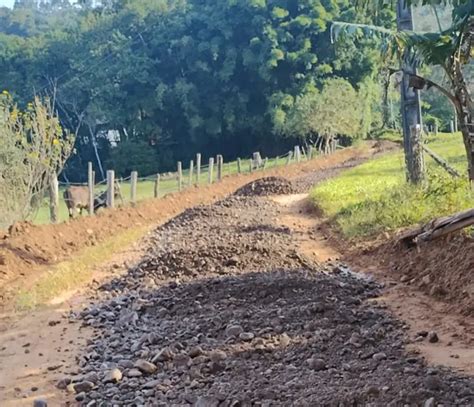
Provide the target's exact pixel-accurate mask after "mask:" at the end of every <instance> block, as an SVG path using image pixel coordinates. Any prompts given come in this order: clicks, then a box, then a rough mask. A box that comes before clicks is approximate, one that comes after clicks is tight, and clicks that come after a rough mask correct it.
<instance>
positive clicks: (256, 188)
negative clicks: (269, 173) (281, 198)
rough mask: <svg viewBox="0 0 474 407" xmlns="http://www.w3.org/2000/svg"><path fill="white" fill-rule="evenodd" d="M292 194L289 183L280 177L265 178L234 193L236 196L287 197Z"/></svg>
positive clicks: (291, 186)
mask: <svg viewBox="0 0 474 407" xmlns="http://www.w3.org/2000/svg"><path fill="white" fill-rule="evenodd" d="M293 192H294V190H293V185H292V184H291V182H290V181H288V180H286V179H285V178H282V177H266V178H260V179H258V180H256V181H253V182H251V183H249V184H247V185H244V186H243V187H242V188H239V189H238V190H237V191H235V195H238V196H268V195H287V194H292V193H293Z"/></svg>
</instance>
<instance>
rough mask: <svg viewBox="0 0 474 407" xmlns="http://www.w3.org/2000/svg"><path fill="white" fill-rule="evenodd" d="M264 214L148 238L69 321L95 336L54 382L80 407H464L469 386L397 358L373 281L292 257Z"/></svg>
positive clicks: (200, 222) (236, 212)
mask: <svg viewBox="0 0 474 407" xmlns="http://www.w3.org/2000/svg"><path fill="white" fill-rule="evenodd" d="M250 195H251V194H250ZM278 212H279V206H278V205H277V204H276V203H274V202H272V201H270V200H269V199H268V198H265V197H254V196H245V194H244V196H230V197H228V198H227V199H224V200H223V201H220V202H218V203H216V204H214V205H210V206H200V207H196V208H193V209H190V210H187V211H185V212H184V213H183V214H181V215H179V216H178V217H176V218H174V219H173V220H171V221H170V222H168V223H167V224H165V225H164V226H162V227H159V228H158V229H156V230H155V232H154V233H153V237H152V239H151V244H150V250H149V254H148V256H146V258H144V259H143V261H142V262H141V263H140V264H139V266H137V267H135V268H133V269H131V270H130V271H129V272H128V274H126V275H125V276H123V277H120V278H117V279H115V280H114V281H112V282H110V283H108V284H105V285H104V286H103V287H102V288H101V290H100V291H99V292H98V293H97V295H96V297H95V298H94V299H93V301H94V303H93V305H91V306H90V307H89V308H88V309H86V310H84V312H82V313H81V315H79V316H78V317H79V318H80V319H82V320H83V323H84V324H86V325H90V326H92V327H93V328H94V331H95V336H94V337H93V339H91V340H90V342H89V345H88V347H87V349H85V350H84V353H83V355H82V357H81V358H80V360H79V366H80V370H81V374H80V375H79V376H77V377H72V378H66V379H65V380H64V381H63V384H64V383H67V382H69V380H71V379H72V380H73V383H72V386H71V387H73V388H74V387H75V388H76V391H77V392H79V394H78V395H77V399H78V400H81V401H82V403H83V404H84V405H89V406H94V405H126V406H130V405H150V406H151V405H153V406H171V405H174V406H191V405H194V406H200V407H203V406H209V407H212V406H215V407H218V406H222V407H224V406H290V405H295V406H316V405H317V406H320V405H327V406H355V405H367V404H370V403H372V404H371V405H377V406H378V405H384V406H401V405H405V404H408V405H426V406H436V405H438V403H439V404H441V403H442V404H444V405H445V406H446V405H472V404H473V403H474V382H473V380H472V379H471V378H468V377H462V376H459V375H456V374H454V373H452V372H451V371H449V370H447V369H444V368H433V367H431V368H430V367H427V366H426V365H425V364H424V362H423V360H422V358H421V357H419V356H417V355H409V354H406V353H405V352H404V345H405V343H406V337H405V330H404V327H403V325H402V324H401V323H400V322H398V321H396V320H394V319H393V318H392V317H391V316H390V315H389V313H388V312H387V311H386V309H384V308H382V307H380V306H377V305H375V304H373V303H371V302H370V301H368V299H370V298H372V297H375V296H377V295H378V291H379V288H380V287H378V285H377V284H376V282H374V281H371V280H367V279H361V278H359V277H356V276H354V275H352V274H351V273H349V272H347V271H346V270H345V269H344V268H343V267H341V266H335V265H325V266H318V265H316V264H313V263H311V261H309V260H308V259H305V258H304V257H302V256H301V255H299V254H298V252H297V247H296V245H295V243H294V240H293V238H292V232H291V230H290V229H288V228H285V227H282V226H280V225H278V223H277V222H276V218H277V216H278ZM82 390H84V392H82Z"/></svg>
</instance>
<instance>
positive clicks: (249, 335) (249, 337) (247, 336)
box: [239, 332, 255, 342]
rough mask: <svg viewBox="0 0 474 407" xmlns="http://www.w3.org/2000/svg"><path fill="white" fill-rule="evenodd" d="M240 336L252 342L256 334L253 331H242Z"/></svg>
mask: <svg viewBox="0 0 474 407" xmlns="http://www.w3.org/2000/svg"><path fill="white" fill-rule="evenodd" d="M239 338H240V339H241V340H242V341H244V342H250V341H251V340H252V339H253V338H255V335H254V334H253V333H252V332H242V333H241V334H240V335H239Z"/></svg>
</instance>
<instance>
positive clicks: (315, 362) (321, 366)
mask: <svg viewBox="0 0 474 407" xmlns="http://www.w3.org/2000/svg"><path fill="white" fill-rule="evenodd" d="M306 362H307V363H308V365H309V367H310V368H311V369H313V370H315V371H317V372H319V371H320V370H325V369H326V362H325V361H324V360H323V359H318V358H311V359H308V360H307V361H306Z"/></svg>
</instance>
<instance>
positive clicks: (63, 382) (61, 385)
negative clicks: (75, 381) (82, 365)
mask: <svg viewBox="0 0 474 407" xmlns="http://www.w3.org/2000/svg"><path fill="white" fill-rule="evenodd" d="M70 383H71V379H70V378H69V377H65V378H64V379H61V380H59V381H58V382H57V383H56V387H57V388H58V389H60V390H66V388H67V386H68V385H69V384H70Z"/></svg>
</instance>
